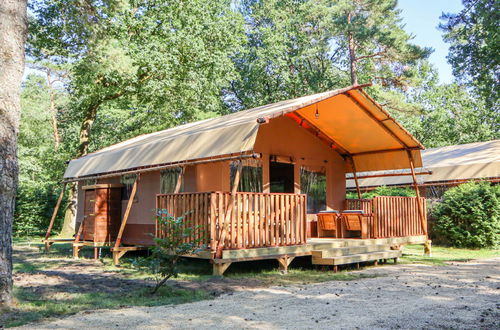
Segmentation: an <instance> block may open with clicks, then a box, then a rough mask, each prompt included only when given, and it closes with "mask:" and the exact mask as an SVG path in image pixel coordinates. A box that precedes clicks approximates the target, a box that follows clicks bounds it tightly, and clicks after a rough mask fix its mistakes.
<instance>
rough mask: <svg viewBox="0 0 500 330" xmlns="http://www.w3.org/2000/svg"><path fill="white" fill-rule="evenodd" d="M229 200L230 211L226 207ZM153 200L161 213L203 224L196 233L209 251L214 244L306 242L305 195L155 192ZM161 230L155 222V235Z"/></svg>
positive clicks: (231, 246)
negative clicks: (200, 230)
mask: <svg viewBox="0 0 500 330" xmlns="http://www.w3.org/2000/svg"><path fill="white" fill-rule="evenodd" d="M231 202H232V203H233V206H232V211H228V209H230V208H229V205H230V203H231ZM156 203H157V204H156V205H157V209H158V212H160V213H161V212H163V215H162V216H173V217H183V220H184V221H185V223H186V225H190V226H198V227H200V228H203V229H204V231H203V233H199V234H198V235H201V236H199V237H204V240H203V241H204V244H206V245H207V246H209V248H210V249H211V250H212V251H215V250H216V248H217V246H222V247H223V249H246V248H259V247H272V246H285V245H301V244H306V206H307V203H306V196H305V195H300V194H277V193H271V194H269V193H247V192H238V193H235V194H234V195H233V196H231V193H230V192H202V193H179V194H165V195H157V201H156ZM224 230H225V235H223V234H222V233H223V231H224ZM164 233H165V231H164V230H162V228H159V226H158V224H157V230H156V235H157V237H163V235H164ZM222 237H224V242H221V239H222ZM190 239H191V238H186V240H187V241H189V240H190Z"/></svg>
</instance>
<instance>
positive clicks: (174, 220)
mask: <svg viewBox="0 0 500 330" xmlns="http://www.w3.org/2000/svg"><path fill="white" fill-rule="evenodd" d="M157 219H158V226H159V228H160V229H161V231H162V232H163V237H155V238H154V241H155V245H154V247H153V249H152V254H151V256H150V257H149V258H148V262H147V264H146V266H147V268H148V269H149V271H150V272H152V273H153V274H154V275H155V279H156V286H155V288H154V289H153V291H152V293H153V294H154V293H156V291H158V289H159V288H160V287H161V286H162V285H163V284H165V282H167V280H168V279H169V278H171V277H177V275H178V272H179V262H180V261H181V260H182V259H181V256H182V255H187V254H194V253H196V252H198V251H200V250H202V249H203V248H204V246H202V243H203V242H204V241H205V237H204V231H203V228H202V227H201V226H192V225H191V224H190V223H189V222H188V221H186V220H184V217H172V216H170V215H169V214H168V212H167V210H158V211H157ZM188 238H189V239H188Z"/></svg>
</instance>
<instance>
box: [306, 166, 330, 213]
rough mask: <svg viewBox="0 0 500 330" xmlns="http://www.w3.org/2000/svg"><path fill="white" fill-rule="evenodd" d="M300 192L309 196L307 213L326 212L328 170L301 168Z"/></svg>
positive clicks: (322, 168)
mask: <svg viewBox="0 0 500 330" xmlns="http://www.w3.org/2000/svg"><path fill="white" fill-rule="evenodd" d="M300 190H301V192H302V193H303V194H306V195H307V213H310V214H313V213H318V212H319V211H324V210H326V168H324V167H317V168H315V167H305V166H302V167H301V168H300Z"/></svg>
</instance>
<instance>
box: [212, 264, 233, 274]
mask: <svg viewBox="0 0 500 330" xmlns="http://www.w3.org/2000/svg"><path fill="white" fill-rule="evenodd" d="M229 266H231V262H224V263H214V265H213V273H212V275H213V276H222V275H224V272H225V271H226V270H227V269H228V268H229Z"/></svg>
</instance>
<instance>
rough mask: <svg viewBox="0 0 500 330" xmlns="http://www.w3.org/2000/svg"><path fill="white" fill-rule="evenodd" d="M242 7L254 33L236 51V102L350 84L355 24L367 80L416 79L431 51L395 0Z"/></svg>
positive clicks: (395, 83) (231, 97)
mask: <svg viewBox="0 0 500 330" xmlns="http://www.w3.org/2000/svg"><path fill="white" fill-rule="evenodd" d="M239 9H240V12H241V13H242V15H243V17H244V18H245V22H246V23H247V30H246V34H247V40H248V41H247V44H246V45H245V48H244V51H243V52H242V53H239V54H237V56H236V57H235V63H236V67H237V69H238V72H239V75H240V78H239V79H237V80H235V81H234V82H233V83H232V85H231V89H230V90H229V91H228V93H227V94H228V98H227V100H226V103H227V104H228V106H229V107H230V108H231V109H238V110H239V109H242V108H250V107H254V106H258V105H262V104H267V103H271V102H275V101H279V100H284V99H287V98H292V97H296V96H302V95H307V94H312V93H317V92H322V91H325V90H329V89H335V88H341V87H345V86H348V85H349V84H350V73H349V62H350V58H349V53H348V51H347V44H348V41H347V33H348V32H351V33H353V35H354V37H355V39H356V44H357V58H356V61H357V63H358V76H359V80H360V83H366V82H371V81H372V80H373V81H381V82H382V85H383V86H384V88H385V87H401V86H403V85H404V86H406V85H409V84H411V81H410V80H409V74H412V71H411V70H410V68H411V67H412V65H413V64H414V63H415V62H416V61H417V60H419V59H423V58H425V57H426V56H427V54H428V52H429V50H428V49H421V48H420V47H417V46H415V45H413V44H411V42H410V41H411V36H410V35H409V34H407V33H406V32H405V31H404V30H403V27H402V23H401V16H400V12H399V11H398V10H397V9H396V1H393V0H383V1H381V0H363V1H352V0H343V1H307V0H301V1H295V0H287V1H281V0H266V1H261V0H257V1H256V0H245V1H241V4H240V5H239ZM348 13H353V15H354V16H353V17H354V18H353V20H352V22H351V23H348V20H347V15H348Z"/></svg>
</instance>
